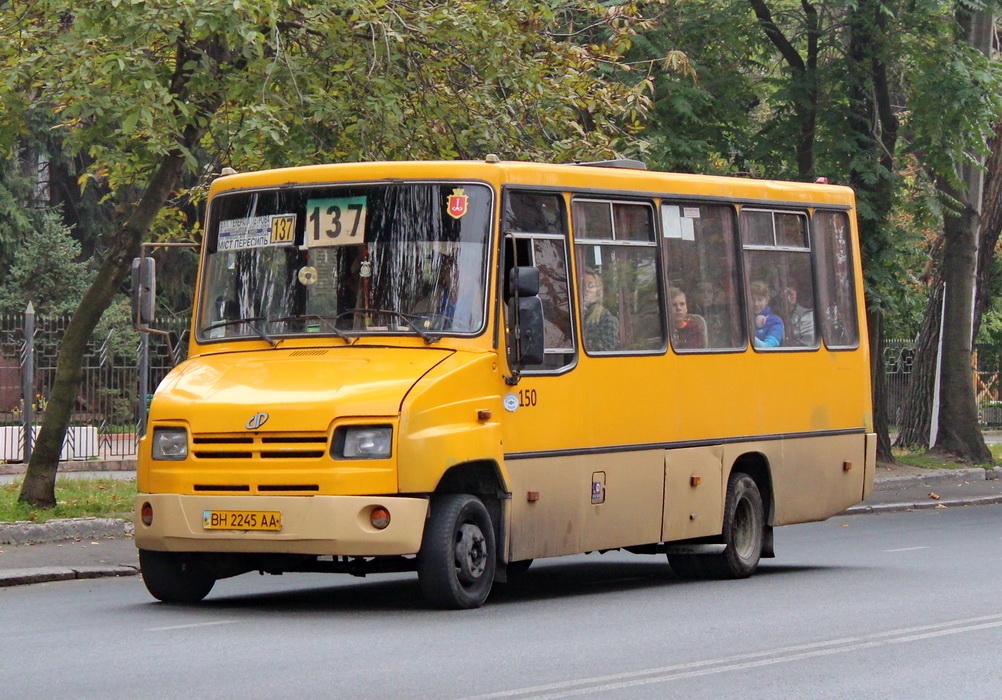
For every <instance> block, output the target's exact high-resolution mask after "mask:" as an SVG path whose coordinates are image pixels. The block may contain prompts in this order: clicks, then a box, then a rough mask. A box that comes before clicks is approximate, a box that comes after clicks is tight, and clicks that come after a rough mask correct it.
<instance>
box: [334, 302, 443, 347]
mask: <svg viewBox="0 0 1002 700" xmlns="http://www.w3.org/2000/svg"><path fill="white" fill-rule="evenodd" d="M348 314H373V315H378V314H383V315H385V316H393V317H394V318H399V319H401V320H402V321H403V322H404V323H405V324H406V325H407V327H408V328H410V329H411V330H412V331H414V332H415V333H417V334H418V335H419V336H421V338H422V340H424V342H425V343H426V344H427V345H431V344H432V343H437V342H438V341H440V340H441V339H442V336H440V335H435V334H434V333H428V332H427V331H425V330H422V329H421V328H419V327H418V325H417V324H416V323H415V322H414V320H415V317H414V316H409V315H407V314H402V313H400V312H399V311H390V310H388V309H348V310H347V311H342V312H341V313H339V314H338V315H337V317H336V318H341V317H342V316H347V315H348ZM335 320H336V319H335Z"/></svg>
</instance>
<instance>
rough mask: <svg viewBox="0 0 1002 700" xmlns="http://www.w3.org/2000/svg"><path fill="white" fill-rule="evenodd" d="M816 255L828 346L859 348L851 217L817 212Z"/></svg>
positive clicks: (823, 323)
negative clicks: (850, 226)
mask: <svg viewBox="0 0 1002 700" xmlns="http://www.w3.org/2000/svg"><path fill="white" fill-rule="evenodd" d="M813 224H814V248H815V250H814V252H815V255H816V256H817V263H818V301H819V302H820V304H819V308H818V310H819V316H820V318H821V328H822V332H823V333H824V337H825V344H826V345H827V346H828V347H830V348H855V347H857V346H858V345H859V324H858V323H857V319H856V303H855V299H856V297H855V294H854V284H853V271H852V240H851V238H850V235H849V217H848V216H846V215H845V213H843V212H836V211H816V212H814V219H813Z"/></svg>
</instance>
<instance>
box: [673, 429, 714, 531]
mask: <svg viewBox="0 0 1002 700" xmlns="http://www.w3.org/2000/svg"><path fill="white" fill-rule="evenodd" d="M723 456H724V448H723V446H722V445H713V446H711V447H691V448H686V449H680V450H669V451H668V452H666V453H665V507H664V516H663V518H664V527H663V528H662V531H661V540H662V541H664V542H671V541H672V540H684V539H689V538H690V537H706V536H708V535H719V534H720V532H721V530H722V528H723V517H724V503H723V499H722V498H721V493H722V492H723V486H722V484H721V481H722V473H723V469H722V467H723V462H722V460H723Z"/></svg>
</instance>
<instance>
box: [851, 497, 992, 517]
mask: <svg viewBox="0 0 1002 700" xmlns="http://www.w3.org/2000/svg"><path fill="white" fill-rule="evenodd" d="M996 503H1002V496H979V497H977V498H952V499H948V500H942V501H918V502H916V503H880V504H877V505H874V506H864V505H859V506H852V507H851V508H846V509H845V510H844V511H842V512H841V513H840V515H863V514H866V513H900V512H902V511H906V510H929V509H931V508H951V507H958V506H990V505H994V504H996Z"/></svg>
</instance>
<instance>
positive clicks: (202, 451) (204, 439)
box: [192, 433, 327, 461]
mask: <svg viewBox="0 0 1002 700" xmlns="http://www.w3.org/2000/svg"><path fill="white" fill-rule="evenodd" d="M192 442H193V443H194V445H195V448H194V456H195V458H196V459H206V460H213V459H226V460H231V461H232V460H258V459H261V460H268V459H282V460H300V459H303V460H309V459H322V458H323V457H324V456H325V455H326V454H327V434H326V433H313V434H303V433H297V434H295V435H283V434H281V433H279V434H271V435H253V436H251V435H239V436H233V435H196V436H194V437H193V438H192Z"/></svg>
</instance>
